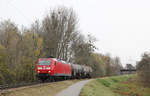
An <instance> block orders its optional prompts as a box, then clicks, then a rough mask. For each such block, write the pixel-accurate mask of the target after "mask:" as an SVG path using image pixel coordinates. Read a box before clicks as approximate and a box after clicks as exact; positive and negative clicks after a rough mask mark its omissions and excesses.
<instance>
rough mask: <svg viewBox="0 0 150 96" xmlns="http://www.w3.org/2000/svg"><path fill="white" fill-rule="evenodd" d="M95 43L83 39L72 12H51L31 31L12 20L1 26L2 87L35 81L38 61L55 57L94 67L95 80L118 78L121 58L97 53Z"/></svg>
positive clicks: (0, 23) (61, 8)
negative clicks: (105, 77)
mask: <svg viewBox="0 0 150 96" xmlns="http://www.w3.org/2000/svg"><path fill="white" fill-rule="evenodd" d="M94 42H96V39H95V38H94V37H93V36H91V35H87V36H85V35H83V34H82V33H81V31H80V30H79V24H78V18H77V15H76V14H75V12H74V11H73V9H72V8H66V7H58V8H54V9H51V10H50V11H49V13H48V14H47V15H46V16H45V17H44V18H43V19H42V20H41V21H39V20H36V21H35V22H34V23H33V24H31V26H30V27H28V28H27V27H22V28H18V26H17V25H16V24H15V23H14V22H12V21H11V20H5V21H1V22H0V84H14V83H18V82H30V81H31V80H32V79H34V80H36V76H35V66H36V62H37V59H38V58H42V57H43V58H46V57H48V56H54V57H56V58H58V59H62V60H65V61H68V62H71V63H76V64H82V65H87V66H91V67H92V69H93V77H98V76H111V75H118V74H119V72H120V68H122V66H121V62H120V58H119V57H115V58H112V57H111V56H110V55H103V54H101V53H96V52H95V50H96V49H97V48H96V46H95V45H94Z"/></svg>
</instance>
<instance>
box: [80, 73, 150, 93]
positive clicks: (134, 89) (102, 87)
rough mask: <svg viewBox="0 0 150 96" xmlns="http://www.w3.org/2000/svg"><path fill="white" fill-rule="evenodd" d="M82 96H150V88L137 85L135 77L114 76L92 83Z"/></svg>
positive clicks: (87, 86)
mask: <svg viewBox="0 0 150 96" xmlns="http://www.w3.org/2000/svg"><path fill="white" fill-rule="evenodd" d="M80 96H150V88H146V87H144V86H143V85H142V84H140V83H137V81H136V76H135V75H129V76H127V75H124V76H113V77H106V78H99V79H95V80H93V81H91V82H90V83H88V84H87V85H86V86H85V87H84V88H83V89H82V91H81V93H80Z"/></svg>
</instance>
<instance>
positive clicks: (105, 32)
mask: <svg viewBox="0 0 150 96" xmlns="http://www.w3.org/2000/svg"><path fill="white" fill-rule="evenodd" d="M57 6H66V7H72V8H73V9H74V10H75V12H76V13H77V15H78V18H79V25H80V30H81V31H82V32H83V34H91V35H92V36H95V37H96V38H97V39H98V41H97V42H96V46H97V47H98V48H99V50H98V52H100V53H108V52H109V53H111V55H112V56H120V57H121V61H122V63H123V64H126V63H133V64H135V62H136V61H138V60H140V57H141V54H142V53H143V52H144V51H149V48H150V44H149V43H150V1H149V0H0V21H3V20H5V19H8V18H9V19H11V20H12V21H14V22H15V23H16V24H17V25H18V26H22V25H24V26H29V25H30V24H31V23H32V22H34V21H35V20H36V19H40V20H41V19H42V18H43V17H44V16H45V15H46V14H47V13H48V10H49V9H50V8H54V7H57Z"/></svg>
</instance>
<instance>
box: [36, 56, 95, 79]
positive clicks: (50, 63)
mask: <svg viewBox="0 0 150 96" xmlns="http://www.w3.org/2000/svg"><path fill="white" fill-rule="evenodd" d="M91 73H92V68H91V67H89V66H85V65H79V64H72V63H68V62H65V61H63V60H59V59H56V58H52V57H50V58H39V59H38V62H37V66H36V76H37V77H38V78H39V79H40V80H42V81H45V80H51V81H57V80H66V79H80V78H90V77H91Z"/></svg>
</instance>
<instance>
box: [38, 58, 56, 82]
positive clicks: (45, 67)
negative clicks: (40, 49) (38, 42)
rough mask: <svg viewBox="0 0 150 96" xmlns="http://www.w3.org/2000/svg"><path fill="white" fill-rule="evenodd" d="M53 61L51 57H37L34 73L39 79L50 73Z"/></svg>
mask: <svg viewBox="0 0 150 96" xmlns="http://www.w3.org/2000/svg"><path fill="white" fill-rule="evenodd" d="M53 63H54V61H53V60H52V59H51V58H39V60H38V62H37V68H36V73H37V77H38V78H40V79H41V80H45V79H48V77H50V76H51V75H52V69H53V66H52V65H53Z"/></svg>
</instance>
